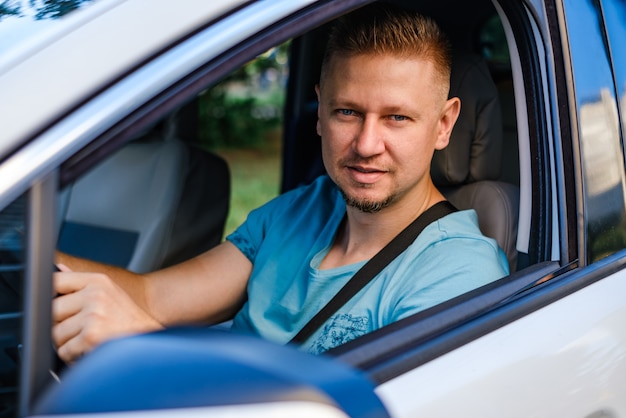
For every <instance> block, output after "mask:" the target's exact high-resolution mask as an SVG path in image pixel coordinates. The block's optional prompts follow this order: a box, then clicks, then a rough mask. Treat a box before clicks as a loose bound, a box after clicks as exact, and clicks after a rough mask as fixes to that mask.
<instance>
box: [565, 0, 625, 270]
mask: <svg viewBox="0 0 626 418" xmlns="http://www.w3.org/2000/svg"><path fill="white" fill-rule="evenodd" d="M567 6H568V7H567V8H566V17H567V28H568V35H569V41H570V44H571V48H572V50H571V54H572V64H573V69H572V71H573V76H574V83H575V89H576V101H577V108H578V111H579V115H580V118H579V120H578V129H579V135H580V148H581V157H582V161H581V164H582V171H583V176H584V198H585V199H584V204H585V213H586V230H587V234H588V237H587V255H588V258H589V260H590V261H594V260H598V259H600V258H603V257H605V256H607V255H610V254H612V253H614V252H615V251H618V250H620V249H622V248H625V247H626V234H625V233H624V231H625V229H624V225H625V224H624V223H625V222H626V208H625V200H624V199H625V196H624V190H625V186H626V176H625V173H624V151H623V148H622V142H621V138H620V128H619V120H618V111H617V97H616V92H615V84H614V81H613V73H612V66H611V60H610V51H609V49H608V44H607V43H606V42H605V39H606V38H605V33H604V25H603V24H602V22H603V18H602V14H601V11H600V9H599V8H597V7H594V4H593V3H592V2H575V1H569V2H567ZM581 27H585V28H587V29H588V30H585V31H581V30H578V28H581Z"/></svg>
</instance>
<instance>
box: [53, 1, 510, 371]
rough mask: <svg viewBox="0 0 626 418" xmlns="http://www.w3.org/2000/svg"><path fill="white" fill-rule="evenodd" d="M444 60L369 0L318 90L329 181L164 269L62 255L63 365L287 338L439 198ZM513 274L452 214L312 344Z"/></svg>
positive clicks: (414, 28)
mask: <svg viewBox="0 0 626 418" xmlns="http://www.w3.org/2000/svg"><path fill="white" fill-rule="evenodd" d="M449 55H450V54H449V51H448V46H447V42H446V40H445V38H444V36H443V35H442V33H441V32H440V31H439V29H438V28H437V26H436V25H435V24H434V23H433V22H432V21H431V20H429V19H426V18H423V17H421V16H419V15H417V14H415V13H411V12H406V11H400V10H396V9H395V8H391V7H389V6H382V5H374V6H368V7H366V8H364V9H361V10H359V11H357V12H356V13H353V14H352V15H350V16H349V17H348V18H346V19H343V20H341V22H340V23H338V24H337V25H336V27H335V29H334V31H333V32H332V34H331V38H330V41H329V44H328V50H327V53H326V56H325V58H324V63H323V66H322V72H321V77H320V83H319V85H318V86H317V87H316V92H317V95H318V99H319V110H318V118H319V119H318V123H317V132H318V134H319V135H320V136H321V140H322V154H323V160H324V165H325V167H326V170H327V172H328V176H322V177H320V178H318V179H317V180H316V181H314V182H313V183H312V184H311V185H309V186H306V187H303V188H300V189H297V190H294V191H291V192H289V193H286V194H284V195H282V196H280V197H278V198H277V199H275V200H273V201H271V202H269V203H268V204H266V205H264V206H262V207H261V208H259V209H257V210H255V211H253V212H251V213H250V215H249V217H248V220H247V221H246V222H245V223H244V224H243V225H242V226H241V227H240V228H239V229H238V230H237V231H235V232H234V233H233V234H231V235H230V236H229V237H227V240H226V241H225V242H224V243H222V244H221V245H219V246H217V247H216V248H214V249H212V250H210V251H208V252H206V253H204V254H202V255H200V256H198V257H196V258H194V259H192V260H189V261H187V262H185V263H182V264H180V265H177V266H174V267H171V268H168V269H165V270H161V271H157V272H153V273H150V274H146V275H137V274H133V273H130V272H128V271H125V270H122V269H117V268H114V267H110V266H103V265H100V264H96V263H92V262H89V261H86V260H78V259H74V258H71V257H68V256H65V255H60V256H59V263H60V264H61V269H62V271H63V272H62V273H57V274H56V275H55V288H56V290H57V292H58V293H59V294H60V295H61V296H59V297H58V298H56V299H55V301H54V304H53V315H54V319H55V325H54V327H53V337H54V340H55V342H56V344H57V346H58V353H59V355H60V357H61V358H63V359H65V360H67V361H72V360H73V359H75V358H77V357H79V356H81V355H82V354H83V353H85V352H87V351H89V350H91V349H92V348H93V347H94V346H96V345H98V344H99V343H101V342H103V341H105V340H107V339H110V338H113V337H117V336H122V335H128V334H132V333H137V332H146V331H151V330H156V329H160V328H162V327H165V326H171V325H175V324H183V323H205V324H212V323H218V322H220V321H224V320H227V319H230V318H233V316H234V321H233V330H234V331H239V332H248V333H254V334H258V335H261V336H263V337H265V338H268V339H271V340H275V341H277V342H280V343H286V342H288V341H289V340H290V339H291V338H292V337H293V336H294V335H295V334H296V333H297V332H298V331H299V330H300V329H301V328H302V327H303V326H304V325H305V324H306V323H307V322H308V320H309V319H310V318H311V317H313V316H314V315H315V314H316V313H317V312H318V311H319V310H320V309H321V308H322V307H323V306H324V305H325V304H326V302H327V301H328V300H330V299H331V298H332V297H333V296H334V295H335V294H336V293H337V292H338V291H339V289H340V288H341V287H342V286H343V285H344V284H345V283H346V282H347V281H348V279H349V278H350V277H352V276H353V275H354V273H355V272H356V271H357V270H358V269H359V268H360V267H361V266H362V265H363V264H364V263H365V262H366V261H367V260H369V259H371V258H372V257H373V256H374V255H375V254H376V253H378V252H379V251H380V250H381V249H382V248H383V247H384V246H385V245H386V244H387V243H389V242H390V241H391V240H392V239H393V238H394V237H395V236H396V235H397V234H398V233H400V232H401V231H402V230H403V229H404V228H405V227H406V226H407V225H408V224H410V223H411V222H412V221H413V220H414V219H416V218H417V217H418V216H419V215H420V214H421V213H423V212H424V211H425V210H427V209H428V208H430V207H432V206H433V205H435V204H436V203H438V202H441V201H443V200H445V199H444V197H443V195H442V194H441V193H440V192H439V191H438V190H437V189H436V188H435V186H434V185H433V183H432V180H431V178H430V173H429V170H430V162H431V159H432V156H433V153H434V151H435V150H438V149H442V148H444V147H445V146H446V145H447V144H448V140H449V137H450V132H451V130H452V127H453V126H454V123H455V121H456V119H457V116H458V114H459V109H460V101H459V99H458V98H452V99H448V90H449V79H450V57H449ZM66 266H69V268H68V267H66ZM70 268H71V271H70ZM84 272H97V273H84ZM507 273H508V266H507V262H506V258H505V256H504V254H503V253H502V251H501V250H500V249H499V248H498V246H497V244H496V243H495V241H493V240H491V239H488V238H486V237H484V236H482V235H481V233H480V230H479V228H478V226H477V221H476V215H475V213H474V212H473V211H461V212H455V213H452V214H450V215H447V216H445V217H443V218H441V219H439V220H438V221H436V222H434V223H432V224H430V225H429V226H428V227H426V229H424V231H423V232H422V233H421V234H420V235H419V237H418V238H417V239H416V240H415V242H413V244H412V245H411V246H410V247H409V248H408V249H407V250H406V251H404V252H403V253H402V254H401V255H400V256H399V257H397V258H396V259H394V260H393V261H392V262H391V263H389V265H388V266H387V267H386V268H384V269H383V270H382V271H381V272H380V273H379V274H378V275H377V276H376V277H375V279H374V280H373V281H372V282H371V283H370V284H368V285H367V286H366V287H365V288H364V289H362V291H361V292H360V293H359V294H358V295H357V296H356V297H354V298H352V299H351V300H350V301H349V302H348V303H346V304H345V305H344V306H343V307H342V308H340V309H339V310H338V311H337V312H336V313H335V314H334V315H333V316H332V317H331V318H330V319H329V320H328V321H326V323H325V324H324V325H323V326H322V327H321V328H319V329H318V330H317V331H316V332H315V333H314V334H313V335H312V336H311V337H310V338H308V339H307V340H306V341H305V342H304V343H303V345H302V348H303V349H305V350H308V351H311V352H315V353H319V352H323V351H325V350H328V349H329V348H332V347H334V346H336V345H339V344H342V343H345V342H347V341H349V340H352V339H354V338H356V337H358V336H360V335H363V334H365V333H367V332H370V331H372V330H374V329H377V328H380V327H382V326H384V325H386V324H389V323H391V322H393V321H396V320H398V319H401V318H404V317H406V316H408V315H411V314H413V313H415V312H418V311H420V310H423V309H425V308H427V307H430V306H433V305H435V304H437V303H440V302H442V301H444V300H447V299H449V298H451V297H454V296H457V295H459V294H462V293H464V292H466V291H469V290H471V289H474V288H476V287H478V286H481V285H483V284H485V283H488V282H490V281H493V280H495V279H497V278H500V277H502V276H504V275H506V274H507Z"/></svg>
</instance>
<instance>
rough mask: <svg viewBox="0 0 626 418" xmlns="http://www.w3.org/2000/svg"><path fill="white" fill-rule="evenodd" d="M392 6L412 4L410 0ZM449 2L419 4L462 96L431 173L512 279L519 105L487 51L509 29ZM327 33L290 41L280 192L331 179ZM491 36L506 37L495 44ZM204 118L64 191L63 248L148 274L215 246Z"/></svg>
mask: <svg viewBox="0 0 626 418" xmlns="http://www.w3.org/2000/svg"><path fill="white" fill-rule="evenodd" d="M396 3H400V4H401V5H402V6H404V7H411V6H410V4H411V2H402V1H400V2H396ZM403 3H407V4H403ZM449 3H451V2H435V1H426V2H421V4H420V5H419V6H417V7H419V8H420V10H421V11H422V12H423V13H424V14H427V15H430V16H432V17H434V18H435V19H436V20H437V21H438V22H439V24H440V25H441V26H442V27H443V28H444V30H446V31H447V33H448V35H449V36H450V38H451V41H452V43H453V49H454V62H453V72H452V77H451V92H450V94H451V96H452V95H454V96H458V97H460V98H461V100H462V110H461V115H460V117H459V120H458V122H457V124H456V125H455V129H454V131H453V134H452V138H451V141H450V146H448V147H447V148H446V149H445V150H443V151H439V152H437V153H436V155H435V157H434V160H433V166H432V173H431V174H432V176H433V179H434V181H435V183H436V185H437V186H438V187H440V189H441V190H442V191H443V192H444V194H445V195H446V196H447V197H448V199H449V200H450V201H451V202H452V203H453V204H455V205H456V206H457V207H458V208H459V209H467V208H473V209H475V210H476V211H477V213H478V217H479V222H480V226H481V229H482V230H483V233H485V234H486V235H488V236H491V237H493V238H494V239H496V240H497V241H498V243H499V244H500V246H501V247H502V248H503V250H504V251H505V253H506V255H507V258H508V260H509V264H510V268H511V272H513V271H516V270H517V269H518V263H520V264H521V266H522V267H524V264H523V261H518V249H517V240H518V239H517V238H518V237H517V229H518V214H519V196H520V191H519V160H518V144H517V129H516V115H515V104H514V98H513V91H512V78H511V70H510V63H507V62H506V60H503V59H502V57H501V56H502V53H500V56H498V57H496V58H494V57H493V56H492V55H493V54H492V52H493V51H492V49H494V48H496V47H497V48H500V49H502V48H503V45H502V43H503V42H504V40H505V39H504V36H503V32H501V33H497V32H498V30H500V31H502V29H501V27H498V24H499V21H498V18H497V14H496V11H495V9H494V8H493V6H492V4H491V2H490V1H480V2H473V3H472V4H471V6H470V5H466V4H465V3H460V4H457V3H455V2H453V3H455V4H454V8H455V13H448V10H450V8H449V7H450V5H449ZM412 7H416V6H412ZM468 16H472V18H467V17H468ZM461 17H462V18H463V19H461ZM494 20H495V23H494ZM492 28H495V29H492ZM327 30H328V27H327V26H323V27H321V28H318V29H317V30H314V31H311V32H309V33H307V34H305V35H303V36H301V37H299V38H296V39H294V40H292V45H291V58H290V64H289V67H290V68H289V70H290V78H289V82H288V85H287V92H286V95H287V98H286V101H287V103H286V105H285V114H284V131H283V132H284V133H283V176H282V184H281V191H282V192H284V191H287V190H289V189H291V188H293V187H297V186H298V185H301V184H305V183H308V182H310V181H312V179H314V178H315V177H317V176H318V175H320V174H322V173H323V172H324V169H323V166H322V163H321V156H320V149H319V138H318V137H317V135H316V133H315V122H316V117H317V116H316V111H317V110H316V98H315V95H314V89H313V87H314V85H315V83H316V77H317V76H318V71H319V70H318V69H319V66H320V62H321V54H322V51H323V47H324V43H325V37H326V34H327ZM494 32H495V35H500V36H501V37H500V38H499V39H490V37H491V38H493V37H494ZM468 34H470V35H469V36H468ZM496 42H498V44H497V45H494V44H495V43H496ZM504 48H505V49H506V45H504ZM311 51H314V53H310V52H311ZM507 58H508V57H507ZM312 69H317V70H312ZM197 112H198V110H197V104H196V103H195V102H194V101H193V100H192V101H191V102H190V103H189V104H188V105H186V106H184V107H183V108H181V109H178V110H176V111H175V112H174V113H172V114H170V115H168V116H167V117H166V118H164V119H162V120H161V121H159V122H158V123H157V124H156V125H154V126H151V127H149V128H146V129H144V132H142V133H140V134H139V135H137V137H136V138H133V139H132V140H131V141H129V142H128V144H126V145H125V146H124V147H123V148H122V149H120V150H119V151H117V152H116V153H115V155H113V156H112V157H111V158H109V159H108V160H106V161H105V162H103V163H101V164H99V165H98V166H97V167H95V168H94V169H93V170H91V171H90V172H89V173H87V174H86V175H84V176H82V177H81V178H79V179H78V180H76V181H75V182H73V183H72V184H70V185H68V186H67V187H65V188H64V190H63V192H62V197H61V199H60V202H61V203H60V211H59V212H60V214H61V221H60V238H59V249H61V250H62V251H65V252H68V253H70V254H74V255H78V256H83V257H87V258H91V259H95V260H98V261H103V262H107V263H112V264H114V265H119V266H124V267H127V268H129V269H131V270H134V271H137V272H145V271H150V270H154V269H157V268H161V267H165V266H167V265H171V264H173V263H176V262H180V261H182V260H184V259H186V258H190V257H191V256H194V255H196V254H199V253H201V252H203V251H205V250H206V249H208V248H210V247H212V246H214V245H216V244H217V243H219V242H220V241H221V239H222V233H223V231H224V224H225V221H226V216H227V213H228V209H229V195H230V187H231V185H230V174H229V168H228V167H227V165H226V163H225V162H224V160H223V159H221V158H220V157H219V156H217V155H216V154H215V153H212V152H210V151H207V150H203V149H202V148H201V147H199V146H198V144H197V137H198V133H197V130H198V129H199V128H198V127H199V124H198V120H197V119H198V113H197ZM198 190H203V192H202V193H198ZM205 190H207V191H209V192H208V193H207V192H204V191H205Z"/></svg>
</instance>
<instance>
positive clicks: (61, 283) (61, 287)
mask: <svg viewBox="0 0 626 418" xmlns="http://www.w3.org/2000/svg"><path fill="white" fill-rule="evenodd" d="M97 276H99V274H97V273H80V272H73V271H67V272H63V271H62V272H57V273H54V274H53V275H52V283H53V287H54V290H55V292H56V293H57V294H61V295H65V294H68V293H73V292H77V291H79V290H81V289H83V288H84V287H85V286H86V285H87V284H88V283H89V282H90V281H93V280H95V277H97Z"/></svg>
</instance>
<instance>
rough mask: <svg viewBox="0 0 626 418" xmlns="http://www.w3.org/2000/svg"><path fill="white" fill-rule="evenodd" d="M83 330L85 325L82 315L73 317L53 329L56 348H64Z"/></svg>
mask: <svg viewBox="0 0 626 418" xmlns="http://www.w3.org/2000/svg"><path fill="white" fill-rule="evenodd" d="M82 329H83V324H82V319H81V317H80V315H75V316H72V317H70V318H68V319H66V320H65V321H63V322H59V323H57V324H55V325H54V326H53V327H52V341H53V342H54V345H55V346H56V347H62V346H63V345H65V344H67V342H68V341H70V340H71V339H73V338H76V337H77V336H78V335H80V333H81V331H82Z"/></svg>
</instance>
